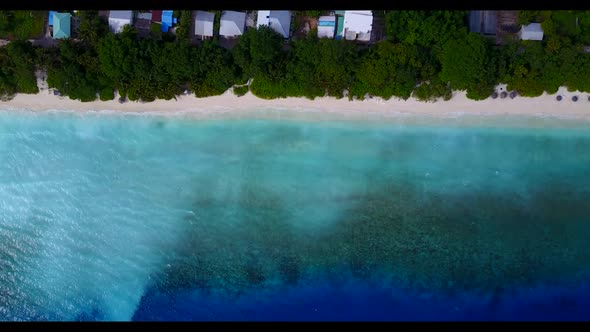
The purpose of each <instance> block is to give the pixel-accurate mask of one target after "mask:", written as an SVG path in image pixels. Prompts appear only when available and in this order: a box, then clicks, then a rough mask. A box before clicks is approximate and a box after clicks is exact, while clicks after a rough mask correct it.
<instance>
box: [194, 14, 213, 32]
mask: <svg viewBox="0 0 590 332" xmlns="http://www.w3.org/2000/svg"><path fill="white" fill-rule="evenodd" d="M213 20H215V13H211V12H204V11H202V10H197V15H196V17H195V35H199V36H207V37H212V36H213Z"/></svg>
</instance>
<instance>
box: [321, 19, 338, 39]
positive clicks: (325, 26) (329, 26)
mask: <svg viewBox="0 0 590 332" xmlns="http://www.w3.org/2000/svg"><path fill="white" fill-rule="evenodd" d="M335 30H336V16H320V18H319V20H318V37H319V38H334V33H335Z"/></svg>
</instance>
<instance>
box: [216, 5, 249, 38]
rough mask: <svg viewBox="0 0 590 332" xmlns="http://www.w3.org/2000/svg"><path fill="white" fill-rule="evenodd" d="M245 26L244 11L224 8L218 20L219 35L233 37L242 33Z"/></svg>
mask: <svg viewBox="0 0 590 332" xmlns="http://www.w3.org/2000/svg"><path fill="white" fill-rule="evenodd" d="M245 27H246V13H243V12H235V11H232V10H224V11H223V12H222V13H221V19H220V22H219V35H220V36H223V37H226V38H235V37H238V36H241V35H243V34H244V28H245Z"/></svg>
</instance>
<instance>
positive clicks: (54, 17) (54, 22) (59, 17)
mask: <svg viewBox="0 0 590 332" xmlns="http://www.w3.org/2000/svg"><path fill="white" fill-rule="evenodd" d="M71 19H72V15H71V14H70V13H58V12H55V11H50V12H49V26H50V27H53V28H52V33H51V37H52V38H53V39H67V38H70V27H71Z"/></svg>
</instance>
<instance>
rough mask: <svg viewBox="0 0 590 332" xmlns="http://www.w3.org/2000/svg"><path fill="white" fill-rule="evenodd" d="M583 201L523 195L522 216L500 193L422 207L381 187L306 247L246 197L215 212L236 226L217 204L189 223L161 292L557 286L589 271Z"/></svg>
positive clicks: (396, 188)
mask: <svg viewBox="0 0 590 332" xmlns="http://www.w3.org/2000/svg"><path fill="white" fill-rule="evenodd" d="M566 193H567V194H566ZM552 197H560V198H559V203H558V204H555V201H554V200H553V199H552ZM586 197H588V193H584V192H578V193H576V192H572V191H571V190H570V189H569V188H567V187H563V186H560V185H559V184H558V183H555V184H548V185H547V186H543V187H541V188H536V189H535V190H533V191H531V192H530V197H529V198H528V201H527V202H528V203H526V204H524V203H523V199H522V197H518V196H517V195H512V196H511V194H509V193H503V194H494V193H490V192H484V191H478V192H469V193H465V194H453V193H449V194H448V195H445V196H444V197H443V196H440V195H435V194H431V195H426V196H424V195H423V193H421V192H420V190H418V189H417V188H416V187H415V186H413V185H411V184H408V183H406V184H400V183H398V184H389V185H382V186H381V187H380V189H379V191H374V192H372V193H370V194H367V195H365V196H364V197H363V198H362V200H361V201H360V202H359V203H358V204H357V205H356V206H354V207H351V208H350V209H349V210H348V211H347V213H346V214H345V217H344V218H342V220H339V221H338V222H337V223H335V224H334V225H335V226H333V228H332V230H331V231H330V232H328V233H327V234H326V233H322V234H324V235H318V236H311V237H310V236H309V235H306V236H302V235H301V234H298V233H297V232H296V231H294V230H293V229H292V227H291V226H290V224H289V223H288V216H289V212H288V211H287V210H286V209H285V207H284V204H283V203H282V202H281V200H280V198H279V195H277V194H273V193H272V192H270V191H267V190H264V189H263V188H260V187H249V188H248V187H244V188H242V194H241V196H240V198H239V199H238V201H237V202H234V203H233V204H234V206H233V207H228V206H227V205H225V206H224V207H225V208H226V209H227V208H229V209H230V210H232V209H233V211H239V213H237V215H238V216H237V217H236V222H235V223H221V222H219V220H222V219H223V218H227V214H226V212H227V210H226V209H224V208H223V207H222V206H221V205H223V204H218V205H219V206H218V207H213V206H211V205H210V206H209V207H208V208H207V209H203V210H202V211H203V212H202V213H201V214H196V215H195V216H193V217H191V218H194V220H195V222H194V227H191V228H190V229H189V230H188V232H187V234H186V238H185V239H184V241H183V247H181V248H180V249H179V251H178V252H177V253H176V256H175V261H174V263H173V264H171V268H169V269H167V270H166V272H165V274H164V275H162V276H161V277H160V278H159V279H158V280H160V281H161V283H160V284H159V289H160V290H161V291H165V290H169V289H200V290H203V291H207V292H211V291H221V292H223V293H227V294H234V295H239V294H241V293H243V292H245V291H247V290H249V289H254V288H268V287H276V285H277V282H278V284H279V285H291V286H292V285H296V284H297V283H298V282H300V281H301V280H302V279H304V280H306V281H309V280H318V278H323V277H327V278H330V277H331V276H330V274H333V273H336V274H340V273H349V274H350V275H351V276H352V278H354V279H356V280H364V281H370V280H372V279H375V278H376V277H377V278H380V281H381V282H387V283H392V284H395V285H396V286H397V287H402V288H406V289H410V290H416V291H420V290H422V291H427V290H435V289H438V290H439V291H444V292H447V293H450V294H452V293H456V292H460V291H466V290H467V291H479V292H486V293H490V292H492V291H495V292H501V290H503V289H506V287H516V286H528V285H532V284H535V283H542V282H552V281H559V280H562V279H563V278H570V277H574V276H575V275H576V273H577V272H579V271H580V270H581V269H582V268H583V267H587V266H590V250H589V249H588V247H587V246H585V245H584V242H585V239H586V238H587V235H588V234H590V225H588V223H587V221H586V216H588V215H590V207H589V206H588V205H587V204H586V203H585V199H586ZM230 204H232V203H230ZM197 205H198V204H197ZM198 210H199V209H198V207H195V211H198ZM197 220H198V221H197ZM383 278H385V279H383Z"/></svg>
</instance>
